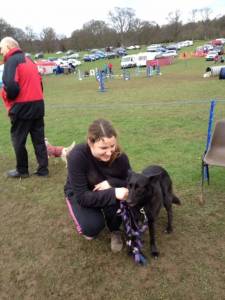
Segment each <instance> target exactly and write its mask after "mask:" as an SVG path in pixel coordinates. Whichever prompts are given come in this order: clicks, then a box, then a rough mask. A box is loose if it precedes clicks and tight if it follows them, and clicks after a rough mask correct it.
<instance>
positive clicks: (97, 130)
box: [87, 119, 121, 162]
mask: <svg viewBox="0 0 225 300" xmlns="http://www.w3.org/2000/svg"><path fill="white" fill-rule="evenodd" d="M111 137H115V138H117V132H116V130H115V129H114V128H113V126H112V124H111V123H110V122H109V121H107V120H105V119H97V120H95V121H94V122H93V123H92V124H91V125H90V126H89V128H88V134H87V138H88V140H89V142H91V143H95V142H98V141H100V140H102V139H104V138H111ZM120 154H121V148H120V146H119V145H118V144H117V146H116V150H115V152H114V153H113V155H112V158H111V160H110V161H111V162H112V161H113V160H114V159H116V158H117V157H118V156H119V155H120Z"/></svg>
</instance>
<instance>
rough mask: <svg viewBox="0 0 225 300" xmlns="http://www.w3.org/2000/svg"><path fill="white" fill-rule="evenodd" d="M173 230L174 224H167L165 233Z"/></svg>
mask: <svg viewBox="0 0 225 300" xmlns="http://www.w3.org/2000/svg"><path fill="white" fill-rule="evenodd" d="M172 232H173V227H172V226H167V227H166V229H165V233H167V234H170V233H172Z"/></svg>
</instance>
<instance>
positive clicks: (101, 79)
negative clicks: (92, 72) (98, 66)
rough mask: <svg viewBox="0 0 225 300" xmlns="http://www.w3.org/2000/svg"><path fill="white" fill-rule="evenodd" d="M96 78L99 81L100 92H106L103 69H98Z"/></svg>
mask: <svg viewBox="0 0 225 300" xmlns="http://www.w3.org/2000/svg"><path fill="white" fill-rule="evenodd" d="M96 79H97V81H98V83H99V92H105V83H104V79H105V78H104V76H103V74H102V72H101V71H98V72H97V74H96Z"/></svg>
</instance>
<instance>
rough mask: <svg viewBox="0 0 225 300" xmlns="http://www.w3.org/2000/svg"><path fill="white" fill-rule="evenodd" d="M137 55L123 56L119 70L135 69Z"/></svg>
mask: <svg viewBox="0 0 225 300" xmlns="http://www.w3.org/2000/svg"><path fill="white" fill-rule="evenodd" d="M136 62H137V54H132V55H125V56H123V57H122V58H121V63H120V66H121V69H126V68H133V67H136Z"/></svg>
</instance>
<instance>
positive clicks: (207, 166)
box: [205, 165, 209, 185]
mask: <svg viewBox="0 0 225 300" xmlns="http://www.w3.org/2000/svg"><path fill="white" fill-rule="evenodd" d="M205 171H206V177H207V182H208V185H209V165H205Z"/></svg>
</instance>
